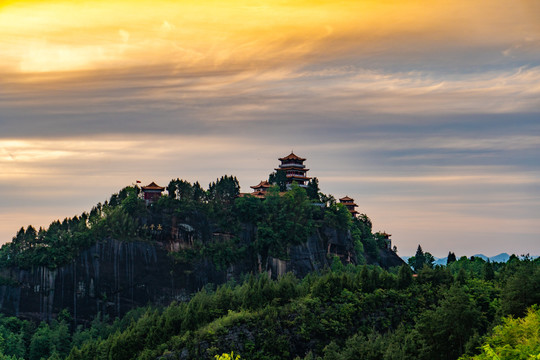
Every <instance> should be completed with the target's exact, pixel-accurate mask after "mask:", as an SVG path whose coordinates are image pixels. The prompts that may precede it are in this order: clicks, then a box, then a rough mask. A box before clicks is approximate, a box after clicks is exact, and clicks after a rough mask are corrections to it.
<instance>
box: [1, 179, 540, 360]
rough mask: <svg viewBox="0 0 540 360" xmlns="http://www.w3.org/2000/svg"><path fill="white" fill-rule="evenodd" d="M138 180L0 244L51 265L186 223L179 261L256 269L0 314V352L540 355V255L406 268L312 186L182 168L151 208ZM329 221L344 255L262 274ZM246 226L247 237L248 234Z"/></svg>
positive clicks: (425, 259) (266, 359)
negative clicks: (174, 296) (118, 311)
mask: <svg viewBox="0 0 540 360" xmlns="http://www.w3.org/2000/svg"><path fill="white" fill-rule="evenodd" d="M312 185H313V184H312ZM139 191H140V190H139V189H138V188H137V187H127V188H125V189H123V190H122V191H120V192H119V193H118V194H114V195H113V196H112V197H111V198H110V199H109V200H108V201H107V202H105V203H104V204H98V205H97V206H95V207H94V208H93V209H92V210H91V211H90V213H84V214H82V215H81V216H77V217H74V218H71V219H65V220H64V221H62V222H60V221H58V222H54V223H53V224H51V226H50V227H49V228H48V229H39V230H36V229H34V228H33V227H31V226H29V227H27V228H26V229H24V228H23V229H21V230H20V231H19V232H18V233H17V235H16V236H15V238H14V239H13V242H11V243H8V244H6V245H4V246H3V247H2V248H1V249H0V266H1V267H2V268H3V269H4V270H5V271H7V270H10V269H21V268H22V269H25V268H26V269H32V268H34V267H37V266H41V267H47V268H49V269H55V268H58V267H61V266H63V265H65V264H68V263H69V262H72V261H74V259H75V258H76V256H77V254H79V253H80V252H81V251H83V250H84V249H85V248H88V247H89V246H90V245H91V244H93V243H94V242H96V241H100V240H101V239H106V238H114V239H116V240H119V241H125V242H129V241H135V240H136V241H148V242H166V241H168V237H169V236H171V235H170V234H171V233H172V229H173V228H174V227H175V226H177V225H176V224H178V223H179V222H185V223H186V224H188V223H189V224H193V225H195V226H196V227H197V228H198V229H199V231H198V232H197V234H196V236H195V235H194V237H193V239H191V240H189V241H190V242H189V244H190V246H188V247H184V248H181V249H177V250H175V251H171V253H170V257H172V258H173V259H175V261H178V262H189V261H195V260H196V259H202V258H204V259H209V261H212V263H213V264H215V265H216V266H218V267H221V268H222V269H227V268H228V267H230V266H231V264H235V263H236V262H238V261H239V260H242V261H250V262H251V263H252V264H253V267H252V271H250V272H247V273H244V274H242V275H239V276H237V277H235V278H233V279H232V280H230V281H229V282H227V283H225V284H221V285H215V284H210V283H209V284H206V285H205V286H204V288H203V289H202V290H200V291H198V292H197V293H195V294H192V296H191V297H190V299H189V300H187V301H183V302H173V303H172V304H170V305H168V306H157V305H153V304H149V305H148V306H146V307H139V308H136V309H133V310H131V311H130V312H128V313H127V314H126V315H125V316H123V317H119V318H116V319H111V318H108V317H107V316H103V315H101V314H97V315H96V317H95V318H94V320H93V321H92V322H91V323H89V324H81V323H79V322H77V321H76V320H75V319H74V318H73V317H72V314H70V312H69V311H68V310H67V309H66V310H63V311H61V312H60V313H58V314H57V315H55V318H54V319H53V320H51V321H49V322H41V323H34V322H31V321H28V320H23V319H19V318H16V317H7V316H3V317H0V359H9V360H19V359H29V360H40V359H50V360H53V359H71V360H76V359H111V360H112V359H119V360H120V359H125V360H128V359H141V360H143V359H214V358H215V356H216V355H218V356H219V355H221V354H231V353H232V352H234V354H235V356H240V359H241V360H244V359H245V360H252V359H253V360H255V359H259V360H278V359H279V360H283V359H290V360H315V359H317V360H318V359H321V360H348V359H351V360H352V359H355V360H356V359H383V360H393V359H426V360H427V359H444V360H450V359H458V358H459V357H463V359H488V358H489V359H497V358H500V359H506V358H508V359H509V358H527V356H537V357H538V353H537V352H538V343H539V340H538V332H537V331H536V332H535V326H536V324H537V320H538V308H537V307H535V306H537V305H538V304H539V302H540V260H539V259H535V260H531V259H530V258H527V257H525V258H523V259H520V258H518V257H516V256H512V257H511V258H510V260H509V261H508V262H507V263H490V262H486V261H484V260H483V259H481V258H473V259H467V258H465V257H463V258H461V259H455V261H452V262H450V263H449V264H448V266H433V261H432V260H433V259H432V256H431V255H430V254H429V253H427V252H426V253H424V252H423V251H422V249H421V247H420V246H419V251H418V252H417V254H416V256H415V257H414V258H412V259H410V264H411V265H412V266H408V265H406V264H404V263H403V265H402V266H400V267H394V268H386V269H385V268H382V267H380V266H378V265H376V264H377V260H378V259H379V257H380V256H381V251H382V250H383V249H385V246H386V245H385V243H384V241H382V239H381V238H379V235H378V234H373V233H372V228H371V221H370V220H369V218H368V217H367V216H366V215H361V216H359V217H358V218H353V217H351V215H350V213H349V211H348V210H347V209H346V208H345V207H343V206H342V205H340V204H336V202H335V200H334V199H333V198H332V197H331V196H326V195H324V194H321V193H320V192H319V191H314V189H313V188H311V189H308V191H306V190H305V189H303V188H300V187H295V186H293V188H292V189H291V190H290V191H288V192H287V193H285V194H280V193H279V189H278V188H274V189H272V190H270V192H269V193H268V196H267V197H266V199H265V200H264V201H262V200H261V199H258V198H254V197H250V196H246V197H238V194H239V187H238V181H237V180H236V179H235V178H234V177H229V176H224V177H222V178H221V179H219V180H217V181H216V182H214V183H212V184H210V185H209V188H208V189H207V190H203V189H202V188H201V187H200V185H199V184H198V183H195V184H191V183H188V182H186V181H183V180H178V179H177V180H173V181H171V183H170V184H169V186H168V195H167V196H162V197H161V198H160V199H159V200H158V201H156V202H155V203H153V204H151V205H149V206H147V204H145V202H144V201H143V200H142V199H141V198H140V197H139V196H138V195H139ZM325 227H327V228H333V229H341V230H343V231H345V232H346V233H348V234H349V237H350V239H351V241H352V244H353V250H352V253H351V254H350V255H351V256H350V259H348V258H347V257H344V256H338V255H340V254H332V253H328V256H331V257H330V258H329V259H328V262H327V263H328V264H329V266H327V267H326V268H324V269H322V270H320V271H316V272H312V273H310V274H308V275H307V276H305V277H302V278H298V277H295V276H294V275H293V274H291V273H289V274H287V275H285V276H280V277H279V278H277V279H272V278H270V277H269V275H268V272H267V269H268V266H269V264H268V259H269V258H277V259H284V260H286V259H287V258H288V256H289V249H290V248H291V247H293V246H297V245H299V244H302V243H303V242H305V241H306V238H307V237H308V236H310V235H312V234H313V233H314V232H316V231H318V229H322V228H325ZM245 229H250V231H252V232H254V236H253V237H252V238H250V239H252V240H253V241H251V242H248V243H246V241H245V239H244V240H242V237H241V233H242V231H245ZM212 234H220V236H218V237H217V238H216V237H215V236H213V235H212ZM384 251H387V252H390V253H391V254H393V253H392V252H391V250H384ZM167 256H169V255H167ZM246 259H248V260H246ZM413 269H414V272H415V274H413ZM2 281H3V284H2V285H1V286H2V289H4V288H6V287H16V286H20V284H17V282H16V279H15V280H14V278H13V277H11V278H10V277H5V278H2ZM524 316H526V317H525V318H523V319H522V320H516V319H518V318H522V317H524ZM522 355H523V356H525V357H523V356H522ZM222 357H223V356H222Z"/></svg>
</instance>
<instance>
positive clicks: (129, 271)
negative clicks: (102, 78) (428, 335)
mask: <svg viewBox="0 0 540 360" xmlns="http://www.w3.org/2000/svg"><path fill="white" fill-rule="evenodd" d="M180 228H181V229H182V232H181V233H180V235H182V236H179V237H178V238H176V239H174V240H171V239H169V240H167V241H161V242H160V241H154V242H150V241H147V242H146V241H132V242H122V241H118V240H115V239H111V238H108V239H103V240H101V241H98V242H96V243H95V244H94V245H92V246H91V247H90V248H89V249H87V250H85V251H83V252H82V253H80V254H79V256H78V257H76V258H75V259H74V260H73V261H72V262H71V263H70V264H67V265H64V266H62V267H59V268H57V269H54V270H51V269H47V268H44V267H36V268H32V269H4V270H3V273H2V276H3V278H7V279H10V283H11V284H10V285H2V286H0V312H2V313H4V314H8V315H16V316H18V317H21V318H28V319H35V320H51V319H52V318H54V317H55V316H56V315H57V314H58V313H59V312H60V311H61V310H62V309H68V310H69V311H70V313H71V314H72V316H73V317H74V319H75V320H76V321H78V322H84V321H88V320H91V319H92V318H93V317H94V316H95V315H96V314H97V313H98V312H99V313H101V314H104V315H105V314H106V315H108V316H110V317H111V318H114V317H116V316H122V315H123V314H125V313H126V312H127V311H129V310H130V309H132V308H134V307H137V306H144V305H147V304H161V305H167V304H169V303H170V302H171V301H174V300H176V301H183V300H187V299H189V297H190V294H192V293H193V292H195V291H198V290H200V289H201V288H202V287H204V286H205V285H207V284H209V283H212V284H221V283H224V282H226V281H228V280H229V279H231V278H233V277H237V276H239V275H240V274H242V273H246V272H256V271H257V269H258V267H257V264H256V261H254V260H253V258H256V257H255V256H251V258H246V259H239V260H238V261H237V262H236V263H235V264H233V265H231V266H230V267H229V268H228V269H218V268H217V267H216V265H215V264H214V263H213V262H212V261H210V260H209V259H207V258H198V259H195V260H193V261H191V262H178V261H175V259H174V257H173V256H171V255H170V253H171V251H178V250H179V249H183V248H186V246H190V245H189V242H192V241H193V239H192V238H191V233H192V232H193V231H195V229H194V228H193V227H191V225H185V226H180ZM255 232H256V231H255V229H254V228H253V227H250V226H246V227H244V229H243V230H242V231H241V234H240V239H241V241H242V242H245V243H249V242H253V241H254V238H253V237H254V234H255ZM184 233H185V234H184ZM186 242H188V243H186ZM381 254H383V256H381V260H383V261H384V263H385V264H388V265H389V266H395V265H400V264H401V263H402V262H401V263H399V264H398V262H397V261H394V260H395V259H393V257H395V258H397V259H399V257H397V255H395V254H394V253H393V252H391V251H386V250H384V251H382V253H381ZM335 255H337V256H339V257H340V259H341V260H342V262H344V263H353V264H355V263H356V256H355V254H354V244H353V241H352V239H351V236H350V233H349V232H348V231H340V230H336V229H332V228H326V229H319V230H318V231H317V232H315V233H314V234H313V235H312V236H311V237H309V239H307V241H306V242H305V243H304V244H302V245H298V246H293V247H291V248H290V249H289V256H288V259H286V260H282V259H276V258H271V257H270V258H269V259H268V268H269V270H268V272H269V275H270V276H272V277H274V278H276V277H278V276H281V275H284V274H285V273H287V272H293V273H294V274H295V275H296V276H299V277H303V276H305V275H306V274H308V273H309V272H311V271H317V270H321V269H323V268H324V267H326V266H329V264H330V262H331V261H332V259H333V258H334V256H335ZM399 260H400V261H401V259H399ZM371 262H372V263H375V261H373V260H372V261H371ZM381 262H382V261H381Z"/></svg>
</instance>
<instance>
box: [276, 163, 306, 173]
mask: <svg viewBox="0 0 540 360" xmlns="http://www.w3.org/2000/svg"><path fill="white" fill-rule="evenodd" d="M274 170H276V171H279V170H281V171H287V170H296V171H304V172H308V171H309V169H306V168H305V167H298V166H289V165H280V166H279V168H277V169H274Z"/></svg>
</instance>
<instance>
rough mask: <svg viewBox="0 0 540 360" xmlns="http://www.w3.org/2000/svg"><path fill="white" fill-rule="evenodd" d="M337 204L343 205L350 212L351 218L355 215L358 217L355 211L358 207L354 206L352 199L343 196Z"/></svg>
mask: <svg viewBox="0 0 540 360" xmlns="http://www.w3.org/2000/svg"><path fill="white" fill-rule="evenodd" d="M339 202H340V203H341V204H343V205H345V207H346V208H347V210H349V211H350V212H351V215H352V216H353V217H356V215H358V211H356V207H357V206H358V205H356V204H355V203H354V199H352V198H350V197H348V196H345V197H342V198H341V199H339Z"/></svg>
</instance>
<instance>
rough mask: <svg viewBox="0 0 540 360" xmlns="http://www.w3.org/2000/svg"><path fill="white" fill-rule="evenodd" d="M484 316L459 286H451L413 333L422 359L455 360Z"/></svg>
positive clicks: (421, 318) (424, 315) (423, 315)
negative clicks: (419, 343) (420, 350)
mask: <svg viewBox="0 0 540 360" xmlns="http://www.w3.org/2000/svg"><path fill="white" fill-rule="evenodd" d="M482 322H483V315H482V313H481V312H480V311H479V310H478V308H477V306H476V303H475V302H474V300H472V299H471V298H470V297H469V295H468V294H467V293H466V292H465V291H464V290H463V288H461V287H459V286H452V287H451V288H450V289H449V290H448V291H447V292H446V295H445V297H444V299H443V300H441V302H440V305H439V306H438V307H437V308H435V309H434V310H428V311H425V312H424V313H422V315H421V316H420V318H419V320H418V322H417V324H416V330H417V331H418V333H419V335H420V339H421V340H422V343H423V354H422V358H424V359H444V360H447V359H456V358H458V357H459V356H460V355H461V354H463V352H464V351H465V344H466V343H467V341H468V340H469V339H470V338H471V337H472V336H473V335H474V333H475V332H476V331H478V329H480V327H481V326H482Z"/></svg>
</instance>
